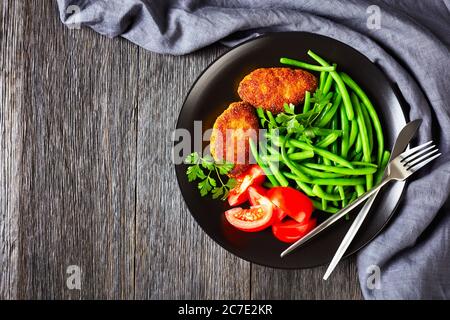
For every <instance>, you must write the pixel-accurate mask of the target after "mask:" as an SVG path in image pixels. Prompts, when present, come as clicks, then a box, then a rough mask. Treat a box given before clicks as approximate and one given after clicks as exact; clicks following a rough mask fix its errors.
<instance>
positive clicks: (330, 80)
mask: <svg viewBox="0 0 450 320" xmlns="http://www.w3.org/2000/svg"><path fill="white" fill-rule="evenodd" d="M333 67H334V68H336V67H337V64H336V63H333ZM332 84H333V77H332V76H331V74H330V73H328V76H327V80H325V84H324V85H323V90H322V93H323V94H327V93H328V92H329V91H330V89H331V85H332Z"/></svg>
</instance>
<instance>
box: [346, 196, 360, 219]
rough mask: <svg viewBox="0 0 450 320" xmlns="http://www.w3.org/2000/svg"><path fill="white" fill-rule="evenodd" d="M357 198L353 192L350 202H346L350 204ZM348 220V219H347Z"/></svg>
mask: <svg viewBox="0 0 450 320" xmlns="http://www.w3.org/2000/svg"><path fill="white" fill-rule="evenodd" d="M357 198H358V194H357V193H356V192H353V194H352V196H351V197H350V200H349V201H348V203H349V204H350V203H352V202H353V201H355V200H356V199H357ZM347 220H348V219H347Z"/></svg>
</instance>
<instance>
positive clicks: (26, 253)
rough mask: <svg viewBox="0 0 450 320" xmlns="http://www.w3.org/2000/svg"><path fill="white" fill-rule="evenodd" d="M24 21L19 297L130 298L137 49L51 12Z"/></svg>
mask: <svg viewBox="0 0 450 320" xmlns="http://www.w3.org/2000/svg"><path fill="white" fill-rule="evenodd" d="M43 17H45V18H43ZM24 19H25V20H26V23H25V28H24V43H25V46H26V47H25V52H26V59H25V70H26V72H25V77H24V102H23V105H24V107H23V110H22V115H21V126H22V130H23V132H24V138H23V141H22V143H23V145H22V148H23V150H24V152H23V157H22V161H21V185H20V187H19V188H20V192H19V198H20V199H19V203H20V207H19V230H20V240H19V243H20V247H19V261H18V268H19V276H18V288H17V295H18V297H19V298H33V299H35V298H36V299H41V298H51V299H53V298H71V299H78V298H133V297H134V286H133V279H134V259H133V252H134V223H135V189H136V188H135V181H136V161H135V159H136V156H135V155H136V152H135V151H136V120H137V118H136V110H137V106H136V101H137V94H136V93H137V83H136V80H137V77H136V69H137V63H136V60H137V53H138V49H137V48H136V46H134V45H132V44H131V43H129V42H126V41H121V40H119V39H116V40H109V39H107V38H104V37H99V36H98V35H97V34H95V33H94V32H91V31H88V30H83V31H82V32H80V30H68V29H67V28H65V27H64V26H63V25H62V24H61V22H60V21H59V19H58V15H57V8H56V6H55V3H54V2H50V1H29V2H27V5H26V17H24ZM69 265H77V266H79V267H80V268H81V279H82V281H81V290H69V289H68V288H67V286H66V278H67V277H68V275H67V274H66V270H67V267H68V266H69Z"/></svg>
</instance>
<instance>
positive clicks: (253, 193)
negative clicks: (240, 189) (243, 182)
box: [248, 185, 272, 206]
mask: <svg viewBox="0 0 450 320" xmlns="http://www.w3.org/2000/svg"><path fill="white" fill-rule="evenodd" d="M266 194H267V189H265V188H264V187H262V186H259V185H255V186H251V187H249V188H248V200H249V202H250V204H251V205H252V206H258V205H260V204H261V201H263V202H266V203H272V202H271V201H270V200H269V199H268V198H267V197H266Z"/></svg>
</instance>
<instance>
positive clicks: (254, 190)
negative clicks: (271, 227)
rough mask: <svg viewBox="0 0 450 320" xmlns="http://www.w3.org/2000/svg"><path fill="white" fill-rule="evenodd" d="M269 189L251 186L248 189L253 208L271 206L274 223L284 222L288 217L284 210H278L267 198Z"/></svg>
mask: <svg viewBox="0 0 450 320" xmlns="http://www.w3.org/2000/svg"><path fill="white" fill-rule="evenodd" d="M266 195H267V189H264V188H263V187H261V186H251V187H250V188H248V198H249V201H250V204H251V205H252V206H258V205H269V206H272V211H273V216H274V223H276V222H279V221H281V220H283V218H284V217H285V216H286V213H284V211H283V210H281V209H280V208H278V207H277V206H276V205H275V204H273V202H272V201H270V199H269V198H267V196H266Z"/></svg>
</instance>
